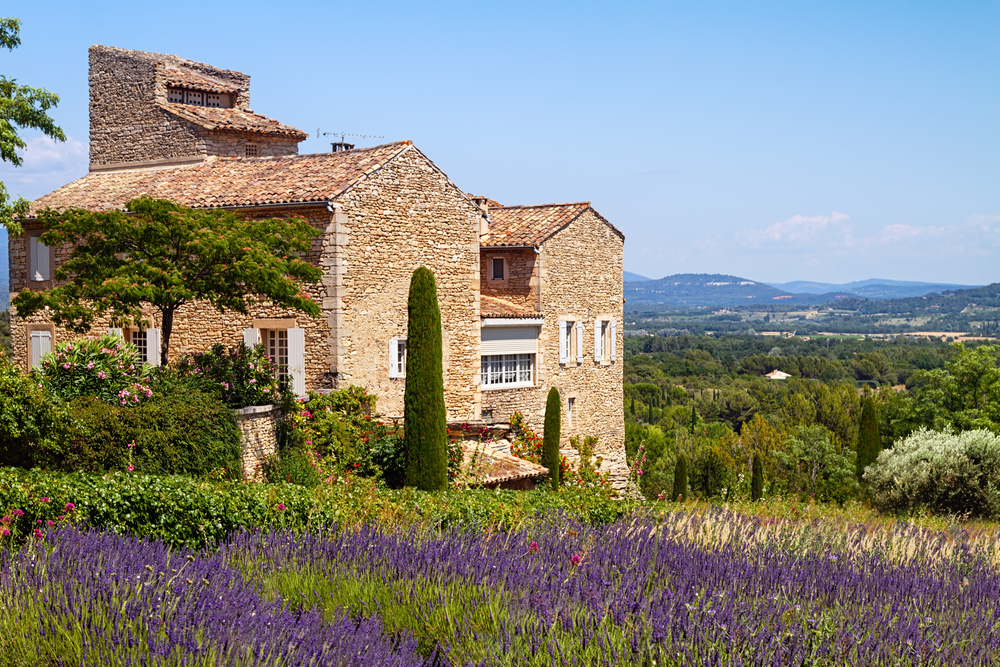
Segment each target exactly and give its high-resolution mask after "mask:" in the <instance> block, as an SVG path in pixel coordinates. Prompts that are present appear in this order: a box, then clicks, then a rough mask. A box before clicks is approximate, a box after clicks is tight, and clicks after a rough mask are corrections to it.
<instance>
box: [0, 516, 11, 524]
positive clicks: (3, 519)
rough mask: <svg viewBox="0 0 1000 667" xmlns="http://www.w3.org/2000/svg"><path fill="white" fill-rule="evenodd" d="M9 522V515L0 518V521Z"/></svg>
mask: <svg viewBox="0 0 1000 667" xmlns="http://www.w3.org/2000/svg"><path fill="white" fill-rule="evenodd" d="M10 522H11V518H10V517H9V516H5V517H4V518H2V519H0V523H10Z"/></svg>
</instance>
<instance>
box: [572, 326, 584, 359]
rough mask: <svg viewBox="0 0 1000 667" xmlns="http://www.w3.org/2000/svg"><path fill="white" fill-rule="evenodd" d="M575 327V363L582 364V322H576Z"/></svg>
mask: <svg viewBox="0 0 1000 667" xmlns="http://www.w3.org/2000/svg"><path fill="white" fill-rule="evenodd" d="M573 326H575V327H576V363H578V364H582V363H583V322H577V323H576V324H575V325H573Z"/></svg>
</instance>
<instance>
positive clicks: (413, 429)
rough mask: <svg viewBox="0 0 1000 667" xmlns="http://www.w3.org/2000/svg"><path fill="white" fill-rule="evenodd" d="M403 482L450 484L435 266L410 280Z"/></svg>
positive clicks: (434, 486) (426, 486)
mask: <svg viewBox="0 0 1000 667" xmlns="http://www.w3.org/2000/svg"><path fill="white" fill-rule="evenodd" d="M403 423H404V424H405V427H404V433H403V450H404V451H405V452H406V472H405V475H404V483H405V484H406V485H407V486H415V487H417V488H419V489H421V490H424V491H435V490H441V489H445V488H447V486H448V419H447V414H446V412H445V405H444V367H443V365H442V361H441V310H440V308H439V307H438V299H437V285H436V284H435V282H434V274H433V273H431V270H430V269H428V268H426V267H423V266H421V267H420V268H418V269H417V270H416V271H414V272H413V277H412V278H411V280H410V296H409V300H408V302H407V334H406V388H405V389H404V391H403Z"/></svg>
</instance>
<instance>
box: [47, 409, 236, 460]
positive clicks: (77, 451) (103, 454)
mask: <svg viewBox="0 0 1000 667" xmlns="http://www.w3.org/2000/svg"><path fill="white" fill-rule="evenodd" d="M70 408H71V412H72V416H73V419H74V420H75V422H76V428H75V429H74V430H73V432H72V433H71V434H70V436H69V442H68V444H67V447H66V448H65V451H62V452H53V453H51V455H50V456H48V457H47V460H45V459H42V460H36V461H34V462H33V464H47V465H50V466H51V467H53V468H57V469H60V470H65V471H73V470H80V471H86V472H108V471H112V470H126V469H128V467H129V466H132V468H133V470H135V471H136V472H143V473H149V474H156V475H168V474H186V475H195V476H197V475H204V474H208V473H209V472H211V471H213V470H217V469H219V468H224V469H226V471H227V473H228V474H229V476H232V477H234V478H238V477H239V475H240V432H239V428H238V427H237V426H236V422H235V419H234V417H233V413H232V410H230V409H229V408H227V407H226V406H224V405H223V404H222V403H221V402H220V401H219V400H218V399H217V398H215V397H213V396H210V395H206V394H199V393H185V394H177V395H172V396H156V397H154V398H153V399H151V400H149V401H146V402H145V403H142V404H140V405H137V406H135V407H129V408H126V407H124V406H121V405H113V404H108V403H104V402H102V401H97V400H94V399H86V398H78V399H75V400H74V401H73V402H72V403H71V404H70ZM129 445H132V446H129Z"/></svg>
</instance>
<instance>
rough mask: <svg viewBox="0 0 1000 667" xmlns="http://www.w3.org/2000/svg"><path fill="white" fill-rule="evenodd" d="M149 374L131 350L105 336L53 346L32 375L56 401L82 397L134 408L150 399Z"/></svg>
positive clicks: (114, 337) (146, 365) (114, 338)
mask: <svg viewBox="0 0 1000 667" xmlns="http://www.w3.org/2000/svg"><path fill="white" fill-rule="evenodd" d="M150 370H151V369H150V366H149V364H146V363H144V362H143V361H142V360H140V359H139V351H138V350H136V348H135V346H133V345H131V344H130V343H126V342H124V341H123V340H122V339H121V338H120V337H118V336H112V335H105V336H101V337H100V338H97V339H95V340H86V339H77V340H73V341H69V342H66V343H61V344H58V345H56V349H55V350H53V351H52V352H49V353H48V354H46V355H44V356H43V357H42V360H41V364H40V366H39V367H38V368H36V369H35V370H34V371H33V372H34V374H35V375H36V376H37V377H38V379H39V381H40V383H41V385H42V386H43V387H44V389H45V390H46V391H47V392H49V393H51V394H55V395H56V396H59V397H60V398H63V399H71V398H76V397H77V396H85V397H88V398H97V399H99V400H102V401H104V402H105V403H114V404H117V405H124V406H134V405H138V404H139V403H142V402H143V401H145V400H147V399H149V398H151V397H152V396H153V391H152V389H151V388H150V386H149V374H150Z"/></svg>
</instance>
